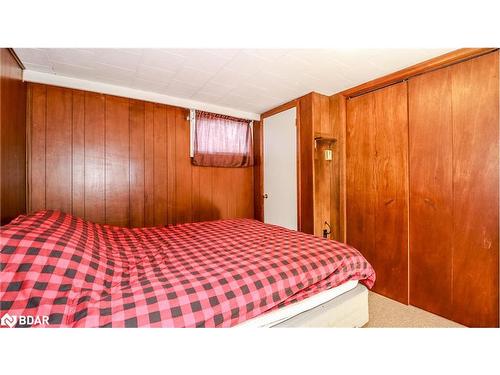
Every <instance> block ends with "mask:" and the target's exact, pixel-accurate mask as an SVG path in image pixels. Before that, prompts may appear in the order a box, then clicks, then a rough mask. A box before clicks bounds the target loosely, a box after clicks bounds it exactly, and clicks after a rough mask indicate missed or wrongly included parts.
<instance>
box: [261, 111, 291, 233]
mask: <svg viewBox="0 0 500 375" xmlns="http://www.w3.org/2000/svg"><path fill="white" fill-rule="evenodd" d="M295 112H296V110H295V108H292V109H289V110H287V111H284V112H280V113H278V114H276V115H273V116H270V117H267V118H265V119H264V124H263V130H264V135H263V136H264V222H265V223H268V224H276V225H280V226H282V227H285V228H289V229H294V230H297V131H296V127H295V117H296V113H295Z"/></svg>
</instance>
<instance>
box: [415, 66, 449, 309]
mask: <svg viewBox="0 0 500 375" xmlns="http://www.w3.org/2000/svg"><path fill="white" fill-rule="evenodd" d="M408 95H409V101H408V103H409V107H408V114H409V141H410V155H409V158H410V304H411V305H413V306H417V307H420V308H422V309H424V310H427V311H430V312H433V313H435V314H438V315H442V316H445V317H448V318H449V317H450V314H451V288H452V274H451V271H452V269H451V266H452V239H453V216H452V200H453V195H452V193H453V186H452V168H451V165H452V111H451V110H452V108H451V69H450V68H447V69H440V70H437V71H435V72H432V73H428V74H423V75H421V76H418V77H415V78H412V79H410V80H409V82H408Z"/></svg>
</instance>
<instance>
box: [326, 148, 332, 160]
mask: <svg viewBox="0 0 500 375" xmlns="http://www.w3.org/2000/svg"><path fill="white" fill-rule="evenodd" d="M332 159H333V151H332V150H325V160H332Z"/></svg>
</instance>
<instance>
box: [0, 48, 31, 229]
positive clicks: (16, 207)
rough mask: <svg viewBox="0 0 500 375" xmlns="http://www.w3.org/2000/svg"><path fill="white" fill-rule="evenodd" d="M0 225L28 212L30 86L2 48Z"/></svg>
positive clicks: (18, 67)
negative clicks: (27, 112) (27, 156)
mask: <svg viewBox="0 0 500 375" xmlns="http://www.w3.org/2000/svg"><path fill="white" fill-rule="evenodd" d="M0 129H1V135H0V143H1V144H0V149H1V162H0V166H1V176H0V180H1V184H0V223H1V225H4V224H7V223H9V222H10V221H11V220H12V219H14V218H15V217H17V216H18V215H21V214H23V213H26V84H25V83H24V82H23V81H22V69H21V67H20V66H19V64H18V63H17V61H16V59H15V58H14V56H13V55H12V54H11V52H10V51H9V50H8V49H6V48H1V49H0Z"/></svg>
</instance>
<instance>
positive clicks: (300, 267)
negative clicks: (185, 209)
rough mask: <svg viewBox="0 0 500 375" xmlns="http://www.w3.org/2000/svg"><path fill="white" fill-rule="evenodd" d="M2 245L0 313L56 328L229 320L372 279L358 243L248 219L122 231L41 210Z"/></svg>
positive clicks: (4, 231)
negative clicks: (45, 320)
mask: <svg viewBox="0 0 500 375" xmlns="http://www.w3.org/2000/svg"><path fill="white" fill-rule="evenodd" d="M0 245H1V254H0V255H1V259H0V272H1V273H0V275H1V287H0V301H1V311H0V316H3V315H5V314H6V313H8V314H9V315H11V316H20V315H23V316H48V317H49V326H58V327H230V326H234V325H236V324H238V323H241V322H243V321H245V320H247V319H250V318H253V317H255V316H257V315H259V314H262V313H264V312H266V311H269V310H271V309H275V308H279V307H281V306H284V305H287V304H290V303H293V302H295V301H299V300H302V299H304V298H307V297H308V296H311V295H313V294H315V293H318V292H320V291H322V290H325V289H328V288H332V287H335V286H337V285H340V284H342V283H344V282H346V281H347V280H352V279H354V280H360V281H361V282H362V283H363V284H364V285H366V286H367V287H371V286H372V285H373V283H374V281H375V273H374V271H373V269H372V267H371V266H370V264H368V262H367V261H366V260H365V259H364V258H363V256H362V255H361V254H360V253H359V252H358V251H356V250H355V249H353V248H352V247H349V246H347V245H344V244H341V243H338V242H334V241H328V240H323V239H320V238H316V237H313V236H311V235H308V234H304V233H300V232H295V231H291V230H287V229H284V228H281V227H278V226H274V225H268V224H263V223H261V222H259V221H255V220H250V219H234V220H219V221H211V222H202V223H189V224H182V225H177V226H168V227H155V228H141V229H126V228H121V227H113V226H108V225H98V224H94V223H91V222H88V221H85V220H82V219H79V218H77V217H74V216H71V215H68V214H64V213H61V212H57V211H41V212H37V213H34V214H30V215H26V216H20V217H18V218H17V219H16V220H14V221H13V222H12V223H10V224H9V225H6V226H4V227H1V243H0ZM17 326H20V324H19V321H18V323H17Z"/></svg>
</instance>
